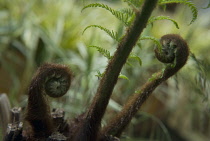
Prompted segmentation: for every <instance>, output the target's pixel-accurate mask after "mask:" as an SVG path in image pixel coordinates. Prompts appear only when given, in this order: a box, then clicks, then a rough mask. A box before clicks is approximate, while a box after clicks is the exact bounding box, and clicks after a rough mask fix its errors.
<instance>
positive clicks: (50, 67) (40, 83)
mask: <svg viewBox="0 0 210 141" xmlns="http://www.w3.org/2000/svg"><path fill="white" fill-rule="evenodd" d="M71 77H72V74H71V71H70V70H69V68H68V67H66V66H64V65H58V64H49V63H46V64H44V65H42V66H41V67H40V68H39V69H38V70H37V73H36V74H35V76H34V77H33V79H32V81H31V84H30V87H29V92H28V93H29V95H28V106H27V111H26V116H25V120H26V121H27V122H28V123H29V125H30V126H31V128H32V131H33V133H31V135H30V136H32V138H33V139H40V138H46V137H48V136H49V135H51V134H52V133H53V132H54V129H55V127H54V125H53V121H52V117H51V115H50V108H49V106H48V104H47V103H48V102H47V99H46V95H48V96H50V97H54V98H57V97H61V96H63V95H64V94H65V93H66V92H67V90H68V89H69V87H70V84H71Z"/></svg>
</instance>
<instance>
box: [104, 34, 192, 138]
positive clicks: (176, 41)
mask: <svg viewBox="0 0 210 141" xmlns="http://www.w3.org/2000/svg"><path fill="white" fill-rule="evenodd" d="M160 42H161V45H162V47H161V48H155V50H154V51H155V55H156V57H157V59H158V60H159V61H161V62H163V63H166V67H165V68H164V69H163V70H162V71H160V72H157V73H155V74H154V75H152V76H153V77H152V78H150V79H149V80H148V82H147V83H145V84H144V85H143V87H142V88H141V89H140V91H139V93H135V94H134V95H133V96H132V97H131V98H130V99H129V100H128V102H127V103H126V104H125V105H124V107H123V109H122V111H121V112H120V113H119V114H118V115H117V116H116V118H115V119H114V120H112V121H111V122H110V123H109V124H108V125H107V126H106V127H104V128H103V130H102V135H103V136H106V135H113V136H116V137H119V136H120V135H121V133H122V131H123V130H124V129H125V127H126V126H127V125H128V124H129V122H130V121H131V119H132V117H133V116H134V115H135V114H136V113H137V112H138V110H139V108H140V107H141V105H142V104H143V103H144V102H145V101H146V100H147V98H148V97H149V95H150V94H151V93H152V92H153V90H154V89H155V88H156V87H157V86H159V85H160V84H161V83H162V82H163V81H165V80H167V79H168V78H169V77H171V76H172V75H174V74H175V73H176V72H177V71H178V70H179V69H181V68H182V67H183V66H184V65H185V63H186V61H187V59H188V56H189V48H188V45H187V43H186V42H185V41H184V40H183V39H182V37H180V36H179V35H177V34H167V35H164V36H162V37H161V39H160ZM104 138H105V137H102V140H104Z"/></svg>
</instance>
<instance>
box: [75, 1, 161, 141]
mask: <svg viewBox="0 0 210 141" xmlns="http://www.w3.org/2000/svg"><path fill="white" fill-rule="evenodd" d="M157 1H158V0H146V1H145V3H144V5H143V7H142V11H141V12H137V13H136V18H135V20H134V22H133V24H132V25H131V27H129V28H128V30H127V33H126V35H125V36H124V38H123V39H122V40H121V42H120V43H119V45H118V48H117V50H116V52H115V54H114V56H113V58H112V59H111V60H110V61H109V63H108V66H107V68H106V70H105V73H104V76H103V78H102V79H101V81H100V84H99V87H98V89H97V93H96V95H95V97H94V99H93V103H92V104H91V105H90V107H89V110H88V111H87V113H86V120H85V121H84V123H83V126H82V128H81V129H80V130H79V132H77V133H78V134H77V137H76V139H75V140H80V139H81V136H83V138H85V139H86V141H90V140H91V141H94V140H96V137H97V135H95V134H93V133H96V131H98V130H99V127H100V124H101V120H102V117H103V115H104V113H105V110H106V107H107V105H108V102H109V99H110V96H111V94H112V91H113V89H114V86H115V84H116V82H117V80H118V76H119V74H120V71H121V69H122V67H123V65H124V64H125V62H126V60H127V58H128V56H129V54H130V52H131V51H132V49H133V47H134V46H135V44H136V42H137V41H138V38H139V37H140V34H141V32H142V31H143V29H144V28H145V27H146V25H147V21H148V19H149V17H150V15H151V13H152V11H153V9H154V8H155V6H156V4H157ZM87 127H88V130H87V129H86V128H87ZM79 138H80V139H79Z"/></svg>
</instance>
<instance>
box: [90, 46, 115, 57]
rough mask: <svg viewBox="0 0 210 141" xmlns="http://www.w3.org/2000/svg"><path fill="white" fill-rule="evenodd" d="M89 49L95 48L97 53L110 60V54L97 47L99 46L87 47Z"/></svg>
mask: <svg viewBox="0 0 210 141" xmlns="http://www.w3.org/2000/svg"><path fill="white" fill-rule="evenodd" d="M89 47H92V48H96V49H97V50H98V52H100V53H101V54H102V55H103V56H104V57H106V58H107V59H111V58H112V56H111V55H110V52H109V51H108V50H106V49H104V48H102V47H99V46H89Z"/></svg>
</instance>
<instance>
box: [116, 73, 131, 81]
mask: <svg viewBox="0 0 210 141" xmlns="http://www.w3.org/2000/svg"><path fill="white" fill-rule="evenodd" d="M118 78H122V79H125V80H129V79H128V77H127V76H126V75H123V74H121V73H120V75H119V77H118Z"/></svg>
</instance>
